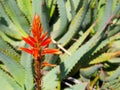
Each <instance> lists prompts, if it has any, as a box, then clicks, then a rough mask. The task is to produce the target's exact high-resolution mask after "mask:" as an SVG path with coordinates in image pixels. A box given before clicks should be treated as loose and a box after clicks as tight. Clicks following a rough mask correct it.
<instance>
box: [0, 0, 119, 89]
mask: <svg viewBox="0 0 120 90" xmlns="http://www.w3.org/2000/svg"><path fill="white" fill-rule="evenodd" d="M35 13H37V14H39V15H40V18H41V23H42V26H43V27H44V31H48V32H49V35H51V37H52V38H53V42H54V43H55V45H53V44H52V45H50V47H56V46H57V47H59V48H60V49H61V51H63V53H62V54H61V55H59V56H58V55H57V56H51V55H46V57H45V60H46V61H49V62H50V63H53V64H58V65H57V66H56V67H54V68H52V69H51V68H49V67H48V68H44V70H45V71H43V72H45V75H44V76H43V80H42V83H43V84H42V87H43V90H85V89H88V90H89V89H90V90H92V89H114V90H118V88H120V84H119V82H120V78H119V75H120V71H119V70H120V69H119V63H120V58H119V56H120V51H119V49H120V47H119V44H120V35H119V34H120V33H119V32H120V20H119V18H120V1H119V0H0V61H1V62H0V80H1V82H0V89H4V90H34V89H35V83H34V80H33V76H34V72H33V70H32V69H33V60H32V57H31V56H30V55H28V54H26V53H24V52H20V51H18V47H20V46H24V42H23V41H22V38H21V37H22V36H26V35H27V34H31V32H30V26H31V25H30V23H31V21H32V17H33V15H34V14H35ZM26 47H27V46H26ZM46 71H47V72H46ZM70 77H72V78H73V79H69V78H70Z"/></svg>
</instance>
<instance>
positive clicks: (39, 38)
mask: <svg viewBox="0 0 120 90" xmlns="http://www.w3.org/2000/svg"><path fill="white" fill-rule="evenodd" d="M31 29H32V34H33V36H28V37H22V38H23V40H24V41H25V42H26V43H27V44H29V45H30V48H29V49H28V48H23V47H21V48H20V49H21V50H23V51H25V52H27V53H29V54H32V55H33V56H34V58H35V59H36V58H37V57H39V56H43V55H45V54H60V53H61V52H60V51H59V49H48V48H47V46H48V45H49V44H50V43H51V38H50V36H49V37H48V36H47V32H45V33H42V32H43V27H42V26H41V23H40V17H39V16H38V15H37V14H35V16H34V19H33V22H32V28H31ZM46 65H47V64H46Z"/></svg>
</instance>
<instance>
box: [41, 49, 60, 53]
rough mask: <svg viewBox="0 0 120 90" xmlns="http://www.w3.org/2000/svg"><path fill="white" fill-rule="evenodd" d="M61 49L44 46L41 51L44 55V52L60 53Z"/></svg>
mask: <svg viewBox="0 0 120 90" xmlns="http://www.w3.org/2000/svg"><path fill="white" fill-rule="evenodd" d="M60 53H61V51H60V50H59V49H48V48H45V49H44V50H43V51H42V55H45V54H60Z"/></svg>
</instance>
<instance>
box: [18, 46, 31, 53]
mask: <svg viewBox="0 0 120 90" xmlns="http://www.w3.org/2000/svg"><path fill="white" fill-rule="evenodd" d="M19 49H20V50H22V51H25V52H27V53H29V54H33V51H32V50H30V49H28V48H24V47H20V48H19Z"/></svg>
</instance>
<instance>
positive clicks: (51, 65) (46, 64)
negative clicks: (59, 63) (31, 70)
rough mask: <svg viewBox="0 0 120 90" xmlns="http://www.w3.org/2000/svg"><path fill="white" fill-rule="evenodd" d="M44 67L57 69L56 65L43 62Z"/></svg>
mask: <svg viewBox="0 0 120 90" xmlns="http://www.w3.org/2000/svg"><path fill="white" fill-rule="evenodd" d="M42 66H50V67H55V66H56V65H55V64H50V63H48V62H43V63H42Z"/></svg>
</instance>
